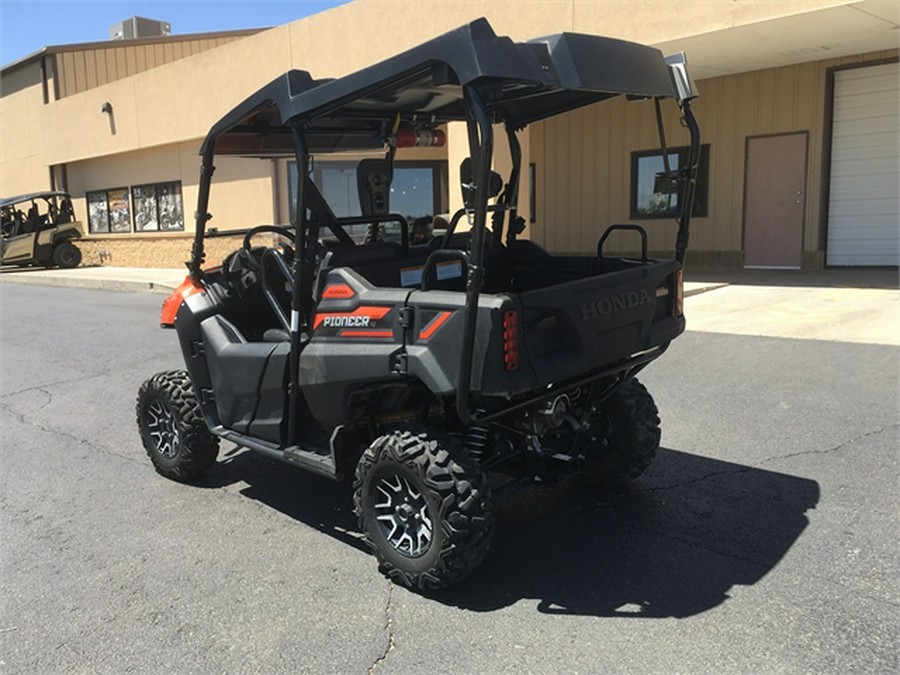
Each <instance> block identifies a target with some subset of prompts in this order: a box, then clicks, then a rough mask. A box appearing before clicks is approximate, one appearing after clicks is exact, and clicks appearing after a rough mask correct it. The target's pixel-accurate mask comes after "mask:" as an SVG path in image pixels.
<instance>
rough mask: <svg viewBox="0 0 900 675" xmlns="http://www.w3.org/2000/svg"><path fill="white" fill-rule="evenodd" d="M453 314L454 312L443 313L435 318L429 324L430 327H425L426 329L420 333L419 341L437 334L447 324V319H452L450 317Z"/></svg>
mask: <svg viewBox="0 0 900 675" xmlns="http://www.w3.org/2000/svg"><path fill="white" fill-rule="evenodd" d="M452 313H453V312H441V313H440V314H438V315H437V316H436V317H434V318H433V319H432V320H431V321H429V322H428V325H427V326H425V328H423V329H422V330H421V331H419V339H420V340H427V339H428V338H430V337H431V336H432V335H434V334H435V333H436V332H437V330H438V328H440V327H441V326H443V325H444V324H445V323H446V322H447V319H449V318H450V315H451V314H452Z"/></svg>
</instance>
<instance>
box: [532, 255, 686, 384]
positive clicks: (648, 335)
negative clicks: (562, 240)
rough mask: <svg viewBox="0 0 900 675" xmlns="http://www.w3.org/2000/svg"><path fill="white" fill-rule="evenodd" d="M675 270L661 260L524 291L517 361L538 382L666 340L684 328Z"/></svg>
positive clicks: (618, 358) (584, 369)
mask: <svg viewBox="0 0 900 675" xmlns="http://www.w3.org/2000/svg"><path fill="white" fill-rule="evenodd" d="M680 269H681V265H680V264H679V263H678V262H677V261H674V260H667V261H662V262H654V263H651V264H644V265H636V266H634V267H629V268H626V269H622V270H619V271H616V272H609V273H607V274H602V275H600V276H593V277H588V278H585V279H580V280H577V281H572V282H566V283H562V284H557V285H554V286H550V287H547V288H541V289H538V290H534V291H527V292H525V293H522V294H521V296H519V297H520V301H521V306H522V324H523V328H524V335H523V336H522V348H523V352H524V353H523V357H524V358H523V359H522V365H523V366H524V365H526V364H527V365H528V366H529V367H530V368H531V370H532V371H533V373H534V375H535V376H536V379H537V384H538V386H542V385H545V384H549V383H550V382H558V381H560V380H565V379H569V378H572V377H577V376H580V375H584V374H587V373H589V372H590V371H592V370H596V369H598V368H602V367H608V366H611V365H614V364H615V363H617V362H619V361H621V360H623V359H625V358H627V357H629V356H631V355H633V354H636V353H638V352H642V351H645V350H648V349H651V348H653V347H657V346H660V345H665V344H667V343H668V342H669V341H670V340H672V339H673V338H674V337H676V336H677V335H679V334H680V333H681V332H682V331H683V330H684V317H683V316H680V315H679V316H675V311H676V310H675V302H676V292H675V291H676V288H675V284H676V272H678V271H679V270H680ZM679 276H680V274H679Z"/></svg>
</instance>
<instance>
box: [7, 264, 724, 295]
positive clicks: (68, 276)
mask: <svg viewBox="0 0 900 675" xmlns="http://www.w3.org/2000/svg"><path fill="white" fill-rule="evenodd" d="M186 276H187V270H186V269H183V270H182V269H173V268H164V267H156V268H150V267H148V268H138V267H107V266H95V267H78V268H75V269H68V270H63V269H52V270H48V269H43V268H20V267H4V268H2V269H0V283H11V284H38V285H42V286H66V287H70V288H96V289H100V290H104V291H126V292H140V291H150V292H154V293H169V292H171V291H172V290H173V289H175V288H177V287H178V286H180V285H181V282H182V281H184V278H185V277H186ZM728 283H729V282H728V281H727V280H725V279H724V278H723V279H722V280H715V279H714V278H710V279H707V280H698V281H686V282H685V285H684V286H685V295H688V296H689V295H696V294H698V293H703V292H705V291H709V290H713V289H716V288H721V287H723V286H727V285H728Z"/></svg>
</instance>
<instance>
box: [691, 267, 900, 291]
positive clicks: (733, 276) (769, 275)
mask: <svg viewBox="0 0 900 675" xmlns="http://www.w3.org/2000/svg"><path fill="white" fill-rule="evenodd" d="M684 277H685V281H689V282H699V283H726V284H733V285H736V286H779V287H784V288H792V287H795V288H878V289H884V290H896V289H898V288H900V276H898V272H897V269H896V268H890V269H872V268H865V269H862V268H846V269H827V270H776V269H768V270H766V269H696V268H693V267H691V266H690V265H688V266H687V267H686V268H685V273H684Z"/></svg>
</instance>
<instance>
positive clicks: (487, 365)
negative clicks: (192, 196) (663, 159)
mask: <svg viewBox="0 0 900 675" xmlns="http://www.w3.org/2000/svg"><path fill="white" fill-rule="evenodd" d="M692 86H693V85H692V83H691V81H690V78H689V77H688V75H687V70H686V66H685V61H684V58H683V56H681V55H679V56H675V57H672V58H669V59H664V58H663V56H662V55H661V54H660V53H659V51H657V50H656V49H652V48H649V47H645V46H641V45H637V44H632V43H628V42H622V41H619V40H612V39H607V38H602V37H596V36H589V35H579V34H566V33H564V34H559V35H554V36H550V37H545V38H540V39H536V40H532V41H529V42H522V43H514V42H513V41H511V40H510V39H509V38H506V37H498V36H496V35H495V34H494V32H493V30H492V29H491V27H490V26H489V24H488V23H487V21H485V20H484V19H480V20H477V21H474V22H472V23H470V24H468V25H465V26H462V27H461V28H458V29H456V30H454V31H452V32H450V33H447V34H445V35H443V36H441V37H438V38H436V39H433V40H431V41H428V42H426V43H424V44H422V45H420V46H418V47H415V48H413V49H411V50H409V51H407V52H404V53H401V54H399V55H398V56H394V57H393V58H390V59H387V60H386V61H383V62H381V63H378V64H376V65H373V66H371V67H368V68H366V69H364V70H361V71H359V72H356V73H353V74H351V75H347V76H346V77H342V78H339V79H335V80H314V79H313V78H312V77H311V76H310V75H309V74H308V73H306V72H301V71H297V70H293V71H290V72H288V73H286V74H285V75H283V76H281V77H279V78H277V79H276V80H275V81H273V82H272V83H270V84H268V85H267V86H265V87H263V88H262V89H261V90H259V91H258V92H257V93H255V94H253V95H252V96H250V97H249V98H248V99H247V100H246V101H244V102H243V103H242V104H240V105H239V106H237V107H236V108H235V109H234V110H232V111H231V112H230V113H228V114H227V115H226V116H225V117H223V118H222V119H221V121H219V122H218V123H217V124H215V125H214V126H213V127H212V129H211V131H210V132H209V135H208V136H207V137H206V139H205V141H204V142H203V144H202V148H201V155H202V161H201V179H200V184H199V200H198V207H197V220H196V239H195V241H194V244H193V251H192V256H191V260H190V262H189V263H188V268H189V275H188V277H187V279H186V280H185V283H184V284H183V286H182V287H181V288H179V289H178V290H177V291H176V292H175V293H174V294H173V295H172V296H171V297H169V298H168V299H167V300H166V301H165V303H164V305H163V309H162V316H161V323H162V325H163V326H165V327H174V328H175V330H176V331H177V334H178V338H179V341H180V344H181V349H182V352H183V355H184V360H185V364H186V371H175V372H163V373H159V374H157V375H155V376H153V377H151V378H150V379H149V380H147V381H146V382H145V383H144V384H143V385H142V386H141V388H140V392H139V395H138V402H137V422H138V426H139V428H140V435H141V438H142V441H143V445H144V447H145V448H146V451H147V453H148V454H149V456H150V459H151V460H152V462H153V464H154V466H155V467H156V469H157V471H158V472H159V473H161V474H162V475H164V476H167V477H169V478H172V479H175V480H180V481H190V480H192V479H194V478H196V477H197V476H198V475H199V474H201V473H202V472H203V471H205V470H207V469H209V468H210V466H211V465H213V463H214V462H215V460H216V456H217V451H218V445H219V442H220V441H221V440H225V441H230V442H232V443H235V444H236V445H237V446H240V447H245V448H250V449H252V450H255V451H257V452H260V453H262V454H263V455H266V456H268V457H273V458H276V459H279V460H283V461H285V462H287V463H289V464H293V465H295V466H297V467H300V468H301V469H306V470H308V471H312V472H314V473H316V474H319V475H321V476H327V477H329V478H333V479H340V478H342V477H345V476H346V477H350V476H352V477H353V507H354V510H355V512H356V514H357V516H358V518H359V525H360V528H361V530H362V531H363V533H364V535H365V537H366V540H367V542H368V543H369V545H370V546H371V548H372V549H373V551H374V553H375V556H376V557H377V559H378V562H379V566H380V569H381V570H382V572H384V573H385V574H386V575H387V576H389V577H390V578H391V579H393V580H395V581H396V582H398V583H400V584H403V585H406V586H409V587H412V588H417V589H433V588H439V587H442V586H446V585H448V584H451V583H453V582H455V581H457V580H459V579H461V578H462V577H464V576H465V575H466V574H468V573H469V572H471V571H472V570H473V569H474V568H475V567H476V566H477V565H478V564H479V562H480V561H481V560H482V559H483V557H484V555H485V552H486V551H487V549H488V545H489V543H490V541H491V532H492V527H493V524H494V516H493V506H492V505H493V503H494V500H496V499H500V498H502V497H503V496H504V495H506V494H509V493H510V492H512V491H513V490H515V489H517V488H519V487H522V486H526V485H531V484H533V483H535V482H550V481H553V480H555V479H558V478H561V477H564V476H570V475H574V474H583V475H585V476H587V477H589V478H591V479H593V480H594V481H595V482H598V483H600V484H603V485H619V484H622V483H623V482H625V481H628V480H631V479H633V478H635V477H637V476H638V475H639V474H640V473H641V472H642V471H644V469H645V468H646V467H647V466H648V465H649V464H650V462H651V459H652V458H653V456H654V453H655V452H656V450H657V447H658V445H659V439H660V431H659V418H658V416H657V409H656V406H655V405H654V402H653V399H652V398H651V397H650V395H649V394H648V393H647V391H646V389H645V388H644V387H643V386H642V385H641V384H639V383H638V381H637V380H636V379H635V375H636V374H637V373H638V372H639V371H640V370H641V369H642V368H644V367H645V366H646V365H647V364H648V363H650V362H651V361H652V360H653V359H655V358H657V357H658V356H660V355H661V354H662V353H663V352H664V351H665V350H666V348H667V346H668V345H669V343H670V342H671V340H672V339H674V338H675V337H676V336H677V335H679V334H680V333H681V332H682V331H683V330H684V317H683V316H682V262H683V260H684V256H685V251H686V248H687V241H688V227H689V220H690V213H691V203H692V200H693V192H694V183H695V179H696V172H697V164H698V155H699V148H700V145H699V143H700V140H699V131H698V128H697V124H696V122H695V119H694V116H693V114H692V113H691V108H690V100H691V98H692V97H693V96H694V94H693V89H692ZM617 96H625V97H629V98H636V99H646V100H649V101H650V103H649V105H651V106H652V105H653V102H654V101H655V102H656V103H657V105H658V104H659V103H660V101H663V100H665V99H668V100H669V101H672V102H674V104H675V105H679V106H680V108H681V111H680V112H681V118H682V120H683V123H684V124H685V125H686V126H687V128H688V130H689V132H690V151H689V157H688V161H687V162H686V163H683V165H682V166H681V167H679V168H678V169H677V170H672V171H669V172H667V173H666V174H665V175H663V176H660V177H659V181H658V182H660V184H662V185H663V187H661V188H660V189H668V190H670V191H677V196H678V202H677V203H678V205H679V207H680V216H679V227H678V232H677V237H676V246H675V255H674V258H673V259H664V260H658V259H651V258H649V257H648V255H647V235H646V233H645V232H644V230H643V229H642V228H640V227H638V226H636V225H612V226H611V227H610V228H608V229H606V230H605V232H604V233H602V235H601V236H598V242H597V245H596V254H591V255H585V256H557V255H552V254H550V253H549V252H547V251H546V250H545V249H543V248H542V247H541V246H539V245H537V244H535V243H533V242H531V241H528V240H526V239H522V238H520V237H519V235H520V234H521V233H522V231H523V220H522V217H521V216H520V215H519V212H518V209H517V194H518V185H519V183H520V179H521V176H522V167H521V163H522V162H521V156H522V153H521V150H520V145H519V142H518V140H517V136H516V132H517V130H520V129H522V128H524V127H525V126H526V125H528V124H529V123H532V122H536V121H539V120H544V119H546V118H549V117H551V116H553V115H557V114H560V113H563V112H566V111H570V110H573V109H575V108H578V107H580V106H585V105H590V104H595V103H599V102H603V101H605V100H606V99H611V98H613V97H617ZM658 119H660V120H661V119H662V118H661V116H658ZM456 121H461V122H464V123H465V124H466V125H467V127H465V128H467V130H468V143H469V147H468V150H469V157H468V158H467V159H466V160H465V161H463V162H462V166H461V169H460V185H461V187H460V189H461V190H462V193H463V203H464V206H463V208H462V209H460V210H459V211H458V212H457V213H455V214H454V215H453V216H452V217H451V218H450V222H449V224H448V226H447V228H446V230H445V231H444V232H443V233H441V234H440V235H439V236H436V237H434V238H433V239H432V240H431V241H428V242H426V243H424V244H421V243H419V244H415V243H412V242H411V240H410V236H409V231H410V224H409V223H408V222H407V221H406V219H405V218H404V217H403V216H402V215H399V214H396V213H393V212H392V211H391V205H390V185H391V179H392V162H393V159H394V155H395V151H396V148H397V147H398V146H402V145H405V144H415V143H420V144H421V143H425V144H434V143H436V142H440V141H441V137H442V134H443V128H444V127H443V125H445V124H446V123H448V122H456ZM496 125H503V129H505V133H503V132H501V133H500V134H498V135H499V136H500V137H501V138H503V137H505V139H506V142H507V143H508V144H509V149H510V154H511V157H512V170H511V172H510V174H509V175H508V176H506V177H505V180H504V178H502V177H500V176H499V175H498V174H496V173H495V172H493V171H492V168H491V167H492V156H493V145H494V140H495V128H498V127H497V126H496ZM660 127H662V125H661V124H660ZM663 146H664V147H665V145H664V141H663ZM346 150H353V151H357V152H360V151H374V152H375V153H376V154H377V156H376V157H374V158H369V159H364V160H363V161H361V162H360V163H359V165H358V169H357V187H358V193H359V199H360V204H361V210H362V213H363V216H361V217H344V218H342V217H338V216H336V215H335V214H334V211H333V209H332V208H330V207H329V204H328V203H327V201H326V200H325V199H324V197H323V194H322V191H321V190H319V189H318V188H317V186H316V184H315V182H314V181H313V180H312V178H311V177H310V162H311V160H310V157H311V156H312V155H315V156H316V157H320V156H324V155H326V154H328V153H337V152H341V151H346ZM216 155H243V156H253V157H260V156H263V157H265V156H268V157H278V156H288V157H292V158H293V159H294V160H295V161H296V163H297V166H298V167H299V170H298V172H297V174H298V179H297V185H296V209H295V213H296V219H295V222H292V223H291V224H290V225H287V226H276V225H260V226H256V227H252V228H248V229H246V230H241V231H239V232H237V234H238V235H239V236H241V237H242V238H243V239H242V242H241V246H240V247H238V248H237V250H236V251H235V252H234V253H232V254H230V255H229V256H227V257H226V258H225V260H224V261H223V263H222V264H221V266H216V267H212V268H209V269H207V268H205V267H204V240H205V239H208V238H210V237H220V236H226V235H234V234H235V232H221V231H217V230H215V229H213V228H211V227H209V226H208V221H209V219H210V218H211V215H210V214H209V213H208V206H209V195H210V184H211V178H212V174H213V169H214V164H213V160H214V156H216ZM623 170H624V169H623ZM665 186H668V187H665ZM360 224H363V225H365V226H366V227H365V229H366V236H364V237H361V238H360V237H352V236H350V234H349V233H348V230H349V229H350V228H353V227H358V226H359V225H360ZM464 224H465V225H470V227H469V229H468V230H466V227H465V225H464ZM550 226H552V227H565V223H552V224H550ZM617 229H626V230H629V231H631V233H632V236H634V237H635V239H636V241H637V240H640V242H641V244H640V245H641V248H642V254H641V255H640V257H639V258H637V257H636V258H634V259H628V258H622V257H614V256H607V255H605V254H604V250H603V249H604V244H605V242H606V240H607V237H608V236H609V235H610V233H611V232H614V231H616V230H617ZM464 230H465V231H464ZM392 232H393V233H395V234H396V236H395V237H393V239H392V238H391V237H390V236H387V234H390V233H392ZM261 234H262V235H265V236H266V243H265V245H258V244H257V243H255V242H258V241H259V235H261ZM488 474H490V478H491V480H490V482H489V480H488Z"/></svg>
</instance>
